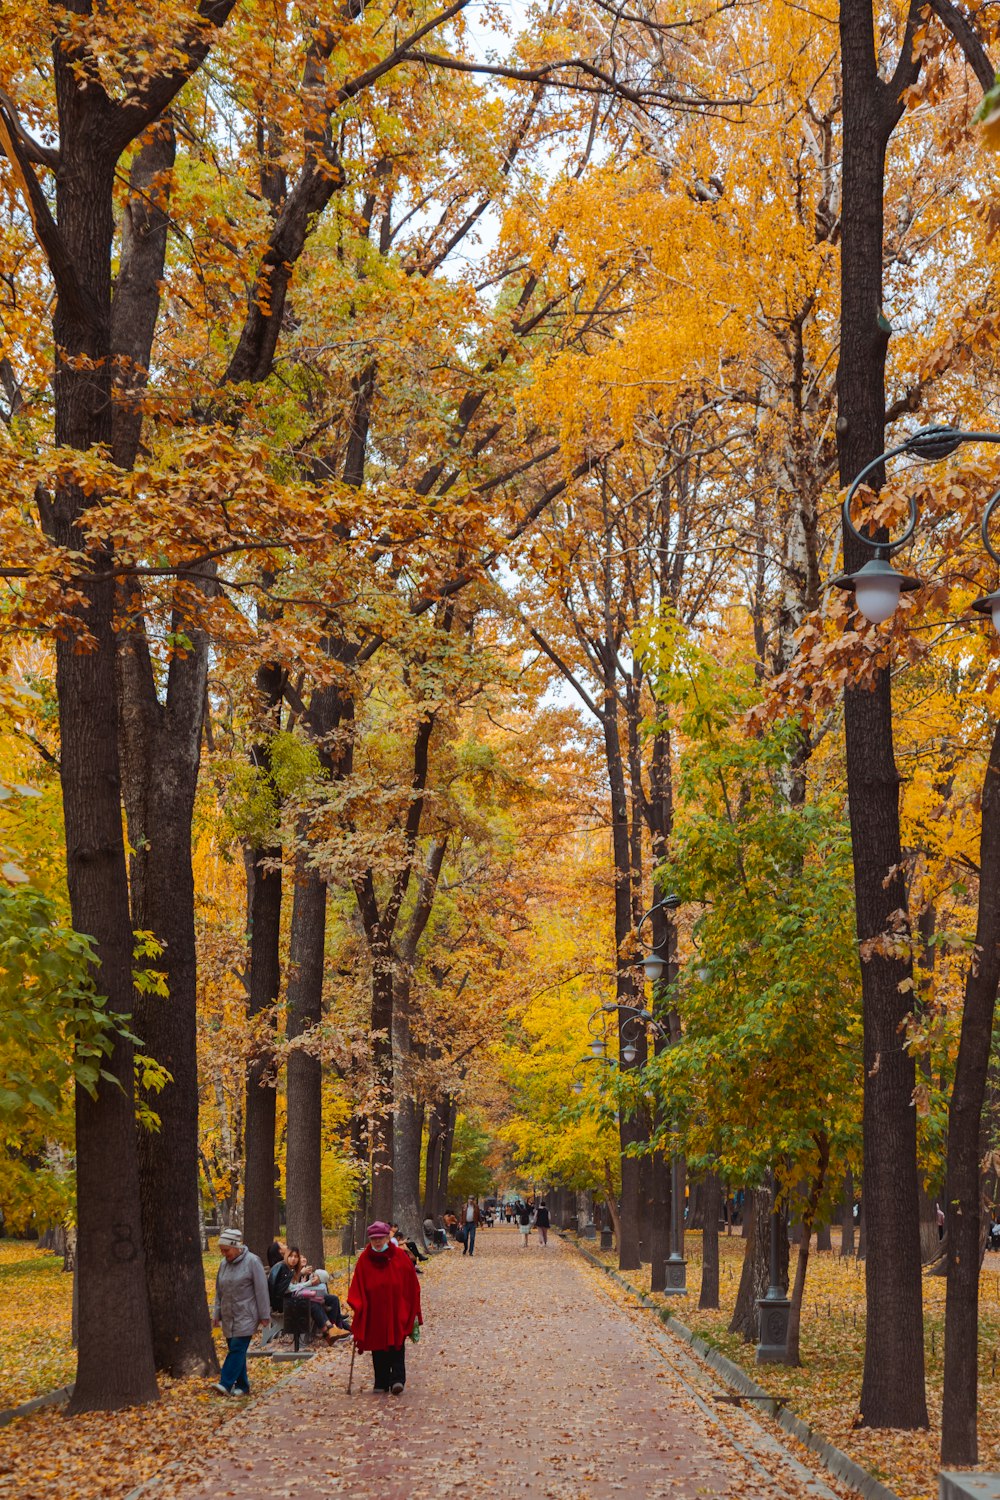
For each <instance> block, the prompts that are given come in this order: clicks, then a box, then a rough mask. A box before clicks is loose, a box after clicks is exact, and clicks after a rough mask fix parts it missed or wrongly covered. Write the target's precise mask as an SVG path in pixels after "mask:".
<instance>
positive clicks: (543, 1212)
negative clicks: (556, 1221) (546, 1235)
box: [535, 1203, 552, 1229]
mask: <svg viewBox="0 0 1000 1500" xmlns="http://www.w3.org/2000/svg"><path fill="white" fill-rule="evenodd" d="M535 1223H536V1225H537V1226H538V1228H539V1229H551V1227H552V1225H551V1224H550V1222H549V1211H548V1209H547V1208H546V1207H545V1204H544V1203H543V1204H542V1206H541V1208H540V1209H539V1210H538V1212H537V1214H536V1215H535Z"/></svg>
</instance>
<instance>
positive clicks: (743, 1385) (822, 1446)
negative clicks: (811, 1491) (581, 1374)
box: [560, 1234, 899, 1500]
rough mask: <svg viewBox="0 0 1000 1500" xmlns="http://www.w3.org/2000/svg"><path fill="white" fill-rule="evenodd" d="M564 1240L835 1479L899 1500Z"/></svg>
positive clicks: (874, 1496)
mask: <svg viewBox="0 0 1000 1500" xmlns="http://www.w3.org/2000/svg"><path fill="white" fill-rule="evenodd" d="M560 1238H563V1239H565V1238H566V1237H565V1235H562V1234H560ZM566 1243H567V1244H568V1245H571V1246H572V1248H573V1249H574V1250H575V1251H576V1252H577V1254H578V1255H582V1256H583V1258H584V1260H586V1261H589V1262H590V1264H591V1265H592V1266H594V1267H595V1268H596V1269H597V1270H598V1271H603V1272H604V1274H605V1275H606V1276H609V1277H610V1278H611V1280H612V1281H615V1282H617V1283H618V1285H619V1286H621V1287H623V1288H624V1289H625V1291H627V1292H628V1293H629V1294H630V1295H631V1296H633V1297H635V1298H637V1300H638V1301H639V1302H640V1303H641V1305H642V1306H643V1307H646V1308H649V1310H650V1311H651V1312H655V1313H656V1315H657V1316H658V1317H659V1319H660V1321H661V1322H662V1323H665V1324H666V1326H667V1327H668V1328H669V1329H670V1332H671V1333H673V1334H676V1335H677V1337H678V1338H679V1339H682V1340H683V1341H684V1343H686V1344H690V1346H691V1348H692V1349H693V1350H694V1352H695V1353H696V1354H697V1355H699V1356H700V1358H701V1359H703V1360H704V1361H705V1363H706V1364H707V1365H710V1366H711V1367H712V1369H713V1370H715V1372H716V1374H718V1375H721V1376H722V1377H723V1379H724V1380H726V1381H727V1382H728V1383H729V1384H730V1385H731V1386H733V1387H735V1389H736V1390H737V1391H739V1393H740V1394H741V1395H743V1396H753V1397H756V1398H757V1399H758V1400H759V1401H760V1409H761V1410H762V1411H765V1412H766V1413H767V1415H768V1416H769V1417H772V1418H773V1419H774V1421H775V1422H777V1423H778V1425H779V1427H782V1428H783V1429H784V1430H785V1432H787V1433H789V1434H790V1436H792V1437H794V1438H796V1439H797V1440H798V1441H799V1442H800V1443H801V1444H802V1445H803V1447H805V1448H808V1449H809V1451H810V1453H815V1455H816V1457H817V1458H818V1459H819V1461H820V1463H821V1464H822V1465H823V1467H824V1468H825V1469H826V1470H827V1472H828V1473H830V1474H832V1475H833V1477H834V1478H835V1479H841V1480H843V1481H844V1483H845V1484H849V1485H850V1486H851V1488H852V1489H854V1490H856V1491H857V1492H858V1494H859V1495H863V1496H864V1500H899V1496H898V1495H897V1494H896V1492H895V1490H890V1489H889V1488H888V1487H887V1486H886V1485H884V1484H882V1482H881V1481H880V1480H878V1479H876V1478H875V1475H874V1474H872V1473H870V1472H869V1471H868V1470H867V1469H863V1468H862V1467H861V1465H860V1464H859V1463H855V1461H854V1459H853V1458H848V1456H847V1454H846V1453H844V1452H843V1451H842V1450H841V1449H840V1448H835V1447H834V1445H833V1443H831V1442H828V1441H827V1439H826V1438H825V1437H824V1436H823V1434H822V1433H820V1432H817V1431H816V1430H815V1429H814V1428H812V1427H810V1426H809V1423H808V1422H805V1421H803V1419H802V1418H801V1417H797V1416H796V1415H795V1414H794V1412H791V1411H789V1409H788V1407H787V1406H784V1405H782V1404H780V1403H779V1402H777V1401H775V1400H773V1399H772V1398H771V1397H769V1396H768V1393H767V1391H765V1390H764V1389H763V1387H761V1386H759V1385H758V1384H757V1383H756V1381H754V1380H751V1379H750V1376H749V1375H748V1374H747V1372H746V1371H745V1370H744V1369H743V1368H742V1366H740V1365H737V1364H734V1362H733V1361H732V1360H731V1359H727V1357H726V1356H725V1355H724V1354H721V1353H720V1352H719V1350H718V1349H713V1347H712V1345H711V1344H707V1343H706V1342H705V1340H704V1339H703V1338H701V1337H700V1336H699V1335H698V1334H697V1333H694V1332H692V1330H691V1329H690V1328H688V1327H687V1325H686V1324H684V1323H682V1322H681V1321H680V1319H679V1318H675V1317H674V1315H673V1313H671V1312H668V1311H667V1309H666V1308H665V1307H661V1306H660V1305H659V1303H657V1302H654V1301H653V1299H652V1297H649V1296H647V1295H646V1293H645V1292H640V1291H639V1289H638V1288H637V1287H634V1286H633V1285H632V1283H631V1282H630V1281H628V1280H626V1278H625V1277H624V1276H623V1275H622V1274H621V1272H620V1271H616V1270H615V1269H614V1267H613V1266H606V1265H605V1264H604V1262H603V1261H601V1260H598V1258H597V1256H596V1255H593V1254H592V1253H591V1251H589V1250H587V1249H586V1248H585V1247H584V1246H583V1245H580V1244H577V1242H576V1241H575V1240H570V1239H566Z"/></svg>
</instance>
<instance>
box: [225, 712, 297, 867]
mask: <svg viewBox="0 0 1000 1500" xmlns="http://www.w3.org/2000/svg"><path fill="white" fill-rule="evenodd" d="M219 774H220V776H221V777H222V778H223V780H224V783H225V787H226V799H225V814H224V819H223V822H224V825H225V826H224V829H223V835H222V836H223V838H224V839H225V838H228V839H233V840H235V841H236V842H237V843H242V844H248V845H250V846H251V847H254V848H262V847H264V846H266V845H267V844H268V843H273V842H274V839H275V838H276V836H277V832H278V826H279V820H280V816H281V804H282V803H283V802H284V801H285V800H286V799H287V798H290V797H297V796H300V795H301V794H303V793H304V792H305V791H306V790H307V788H308V786H309V784H310V782H313V781H316V780H317V779H318V778H319V777H320V776H321V775H322V768H321V766H320V760H319V754H318V752H317V750H316V747H315V746H314V745H310V744H308V743H307V742H306V741H305V740H303V739H301V738H300V737H299V736H298V735H297V734H290V733H284V732H283V733H281V734H274V735H272V736H271V738H270V739H269V740H268V743H267V765H266V766H258V765H253V764H251V763H250V762H249V761H247V760H245V759H244V758H243V757H242V756H234V757H233V758H232V759H230V760H227V761H225V762H220V765H219Z"/></svg>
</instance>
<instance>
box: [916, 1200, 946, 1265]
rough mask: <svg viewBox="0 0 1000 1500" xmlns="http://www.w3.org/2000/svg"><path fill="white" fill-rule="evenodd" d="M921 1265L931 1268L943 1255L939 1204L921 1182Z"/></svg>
mask: <svg viewBox="0 0 1000 1500" xmlns="http://www.w3.org/2000/svg"><path fill="white" fill-rule="evenodd" d="M919 1212H920V1263H921V1265H924V1266H929V1265H930V1263H931V1261H934V1260H937V1258H938V1256H939V1255H940V1253H941V1236H940V1235H939V1234H938V1221H937V1204H936V1203H935V1201H934V1199H933V1198H932V1197H931V1195H930V1193H929V1192H928V1191H927V1189H926V1188H925V1187H924V1185H923V1183H922V1182H921V1183H920V1185H919Z"/></svg>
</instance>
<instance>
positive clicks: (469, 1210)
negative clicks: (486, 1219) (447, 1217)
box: [462, 1197, 482, 1255]
mask: <svg viewBox="0 0 1000 1500" xmlns="http://www.w3.org/2000/svg"><path fill="white" fill-rule="evenodd" d="M463 1219H464V1222H463V1224H462V1241H463V1243H462V1254H463V1255H473V1254H475V1249H476V1230H477V1229H478V1228H479V1225H480V1223H481V1222H482V1220H481V1218H480V1214H479V1204H478V1203H477V1202H476V1200H475V1198H471V1197H470V1199H469V1201H468V1203H467V1204H466V1205H465V1214H464V1216H463Z"/></svg>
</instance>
